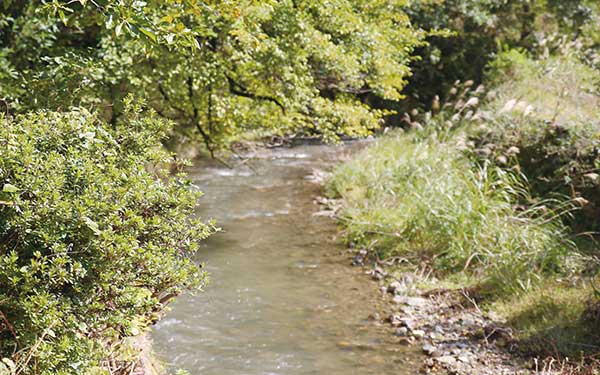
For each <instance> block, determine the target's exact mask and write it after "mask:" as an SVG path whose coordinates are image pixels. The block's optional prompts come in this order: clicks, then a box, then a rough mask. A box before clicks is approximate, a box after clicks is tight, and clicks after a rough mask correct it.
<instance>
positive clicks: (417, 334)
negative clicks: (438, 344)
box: [411, 329, 425, 339]
mask: <svg viewBox="0 0 600 375" xmlns="http://www.w3.org/2000/svg"><path fill="white" fill-rule="evenodd" d="M411 333H412V335H413V337H414V338H416V339H422V338H423V337H424V336H425V331H423V330H422V329H415V330H414V331H412V332H411Z"/></svg>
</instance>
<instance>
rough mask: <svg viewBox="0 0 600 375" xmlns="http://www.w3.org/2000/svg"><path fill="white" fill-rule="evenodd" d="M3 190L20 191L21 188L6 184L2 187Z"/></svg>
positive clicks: (9, 191)
mask: <svg viewBox="0 0 600 375" xmlns="http://www.w3.org/2000/svg"><path fill="white" fill-rule="evenodd" d="M2 191H3V192H5V193H16V192H17V191H19V188H18V187H16V186H15V185H11V184H4V186H3V187H2Z"/></svg>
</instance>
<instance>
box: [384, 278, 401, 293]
mask: <svg viewBox="0 0 600 375" xmlns="http://www.w3.org/2000/svg"><path fill="white" fill-rule="evenodd" d="M401 289H402V284H401V283H400V282H399V281H392V282H391V283H390V285H388V288H387V291H388V293H392V294H398V293H399V292H400V290H401Z"/></svg>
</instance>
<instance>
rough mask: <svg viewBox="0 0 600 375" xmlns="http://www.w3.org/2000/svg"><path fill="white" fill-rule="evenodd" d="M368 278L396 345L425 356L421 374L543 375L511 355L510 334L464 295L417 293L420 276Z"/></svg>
mask: <svg viewBox="0 0 600 375" xmlns="http://www.w3.org/2000/svg"><path fill="white" fill-rule="evenodd" d="M367 273H369V274H370V275H371V277H372V278H375V279H377V280H379V282H380V284H381V294H382V298H384V299H386V300H387V301H388V302H389V304H388V306H389V311H386V312H385V314H384V315H383V316H382V317H381V320H382V321H383V322H385V323H386V324H389V325H390V326H391V327H392V329H393V332H394V335H396V336H398V342H399V344H401V345H417V346H420V347H421V348H422V351H423V353H424V354H425V355H426V357H425V360H424V361H423V364H422V366H421V368H420V372H421V373H425V374H430V373H431V374H461V375H462V374H464V375H467V374H468V375H472V374H482V375H483V374H486V375H487V374H489V375H500V374H530V373H532V372H534V373H542V372H541V371H542V370H543V369H539V368H538V369H537V371H536V370H535V367H534V368H533V369H532V368H531V366H527V365H528V364H527V363H525V362H524V361H523V360H521V359H520V358H517V357H515V356H514V355H513V354H511V351H512V350H514V349H515V348H514V345H515V342H514V340H513V338H512V332H511V330H510V329H509V328H506V327H504V326H503V325H502V322H500V321H498V319H497V318H496V317H491V316H489V315H486V314H485V313H483V312H482V311H481V310H480V309H479V308H478V306H477V304H476V303H475V302H474V301H473V300H472V299H470V297H469V296H468V294H467V292H465V291H449V290H420V289H419V288H418V287H417V284H419V283H418V281H419V278H418V275H415V274H414V273H410V272H404V273H397V272H393V271H391V270H390V271H389V272H388V271H386V270H385V268H382V267H380V266H375V267H374V268H372V269H369V270H368V271H367ZM543 373H547V374H550V373H551V372H543Z"/></svg>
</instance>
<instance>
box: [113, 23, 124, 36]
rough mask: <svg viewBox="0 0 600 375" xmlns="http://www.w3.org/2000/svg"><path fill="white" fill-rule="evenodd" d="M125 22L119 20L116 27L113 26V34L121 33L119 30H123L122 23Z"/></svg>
mask: <svg viewBox="0 0 600 375" xmlns="http://www.w3.org/2000/svg"><path fill="white" fill-rule="evenodd" d="M124 23H125V22H121V23H120V24H118V25H117V27H115V34H117V36H119V35H121V31H122V30H123V24H124Z"/></svg>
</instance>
